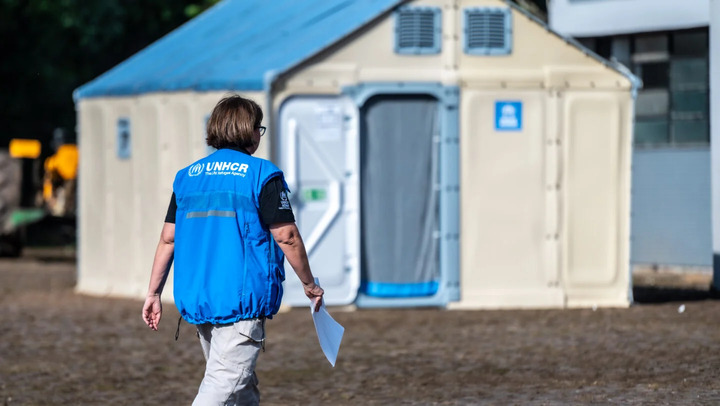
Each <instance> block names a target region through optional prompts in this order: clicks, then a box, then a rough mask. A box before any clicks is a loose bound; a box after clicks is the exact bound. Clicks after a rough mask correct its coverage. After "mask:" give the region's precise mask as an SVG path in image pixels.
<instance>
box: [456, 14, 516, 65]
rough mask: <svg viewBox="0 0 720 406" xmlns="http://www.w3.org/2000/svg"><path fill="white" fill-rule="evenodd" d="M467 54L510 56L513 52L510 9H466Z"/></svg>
mask: <svg viewBox="0 0 720 406" xmlns="http://www.w3.org/2000/svg"><path fill="white" fill-rule="evenodd" d="M464 22H465V47H464V48H465V53H466V54H471V55H508V54H510V53H511V52H512V12H511V11H510V9H509V8H504V7H503V8H497V7H479V8H468V9H465V19H464Z"/></svg>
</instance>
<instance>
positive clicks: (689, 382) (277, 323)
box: [0, 253, 720, 405]
mask: <svg viewBox="0 0 720 406" xmlns="http://www.w3.org/2000/svg"><path fill="white" fill-rule="evenodd" d="M74 284H75V264H74V258H73V256H72V253H59V254H58V253H54V254H52V255H50V254H42V253H36V254H35V255H32V256H30V257H24V258H20V259H14V260H13V259H0V309H2V311H1V312H0V325H1V326H2V328H0V403H2V402H4V405H96V404H97V405H99V404H114V405H144V404H160V405H184V404H190V403H191V401H192V399H193V397H194V394H195V391H196V390H197V386H198V384H199V382H200V380H201V378H202V373H203V358H202V354H201V351H200V347H199V344H198V343H197V338H196V337H195V334H194V329H193V327H192V326H190V325H188V324H186V323H183V324H182V325H181V329H180V339H179V340H178V341H177V342H176V341H174V334H175V327H176V321H177V310H175V308H174V306H173V305H166V306H165V317H164V318H163V322H162V323H161V329H160V331H159V332H151V331H150V330H149V329H147V328H146V327H145V326H144V324H143V323H142V321H141V319H140V308H141V305H142V303H141V302H140V301H138V300H122V299H108V298H96V297H89V296H82V295H77V294H74V293H73V286H74ZM642 289H644V290H642ZM653 289H655V288H654V287H646V288H638V291H637V292H638V293H639V294H640V296H643V295H644V296H643V300H645V299H648V300H647V301H654V302H662V303H655V304H636V305H634V306H632V307H631V308H629V309H597V310H596V311H593V310H592V309H585V310H525V311H443V310H437V309H413V310H359V311H354V312H348V311H340V310H339V309H331V313H332V315H333V316H334V317H335V319H336V320H338V321H339V322H340V323H341V324H342V325H344V326H345V328H346V332H345V338H344V340H343V344H342V347H341V349H340V356H339V358H338V362H337V365H336V367H335V368H331V367H330V365H329V364H328V362H327V361H326V360H325V359H324V358H323V355H322V353H321V351H320V348H319V345H318V343H317V338H316V337H315V332H314V330H313V326H312V321H311V318H310V314H309V311H308V310H307V309H297V310H292V311H290V312H287V313H282V314H279V315H277V316H276V317H275V318H274V319H273V320H271V321H270V322H269V323H268V327H267V335H268V343H267V351H266V352H265V353H263V354H261V356H260V360H259V363H258V375H259V378H260V389H261V392H262V400H263V404H266V405H346V404H347V405H405V404H413V405H415V404H417V405H432V404H440V405H610V404H617V405H718V404H720V379H718V378H720V301H717V300H713V299H710V298H709V296H708V295H707V294H706V293H705V294H704V293H702V292H699V293H698V292H697V291H696V292H695V294H687V292H685V295H684V296H682V292H681V290H668V291H665V293H666V294H665V296H663V295H658V292H660V291H658V290H656V289H655V290H653ZM653 293H654V295H653ZM661 293H662V292H661ZM691 293H692V292H691ZM676 298H680V299H682V301H680V300H673V299H676ZM681 305H684V306H685V307H684V311H683V312H679V308H680V306H681Z"/></svg>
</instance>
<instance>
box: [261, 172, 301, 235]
mask: <svg viewBox="0 0 720 406" xmlns="http://www.w3.org/2000/svg"><path fill="white" fill-rule="evenodd" d="M260 219H262V221H263V223H265V225H268V226H269V225H272V224H277V223H294V222H295V215H293V211H292V207H291V206H290V200H289V198H288V191H287V190H286V189H285V184H284V183H283V181H282V177H281V176H276V177H274V178H272V179H270V180H269V181H268V182H267V183H266V184H265V186H263V188H262V190H261V191H260Z"/></svg>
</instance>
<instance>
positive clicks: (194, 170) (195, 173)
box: [188, 164, 205, 176]
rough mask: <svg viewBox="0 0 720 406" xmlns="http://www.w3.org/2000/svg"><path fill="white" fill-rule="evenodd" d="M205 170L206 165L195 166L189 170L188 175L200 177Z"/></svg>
mask: <svg viewBox="0 0 720 406" xmlns="http://www.w3.org/2000/svg"><path fill="white" fill-rule="evenodd" d="M203 169H205V164H195V165H193V166H191V167H190V169H188V175H190V176H198V175H200V174H201V173H202V171H203Z"/></svg>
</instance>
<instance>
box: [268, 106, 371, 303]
mask: <svg viewBox="0 0 720 406" xmlns="http://www.w3.org/2000/svg"><path fill="white" fill-rule="evenodd" d="M279 118H280V137H279V140H280V148H279V155H280V161H279V162H278V163H279V166H280V168H281V169H282V170H283V172H284V173H285V179H286V181H287V183H288V186H289V187H290V191H291V193H290V197H291V204H292V206H293V210H294V212H295V220H296V221H297V224H298V228H299V229H300V234H301V235H302V236H303V239H304V241H305V248H306V250H307V251H308V256H309V258H310V266H311V268H312V271H313V274H314V275H315V276H316V277H318V278H319V279H320V285H321V286H322V287H323V288H324V289H325V292H326V293H325V303H326V304H328V305H345V304H350V303H352V302H354V301H355V297H356V296H357V291H358V287H359V285H360V260H359V258H360V257H359V252H360V243H359V201H358V198H359V193H358V187H359V159H358V156H359V143H358V110H357V107H356V106H355V104H354V103H353V102H352V101H351V100H350V99H349V98H345V97H297V98H292V99H289V100H288V101H286V102H285V103H284V104H283V106H282V108H281V110H280V117H279ZM285 273H286V281H285V295H284V298H283V304H286V305H290V306H306V305H308V304H309V302H308V299H307V297H306V296H305V294H304V293H303V289H302V284H301V283H300V281H299V280H298V278H297V276H296V275H295V273H294V272H293V270H292V267H291V266H290V265H289V264H288V263H287V261H286V263H285Z"/></svg>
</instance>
